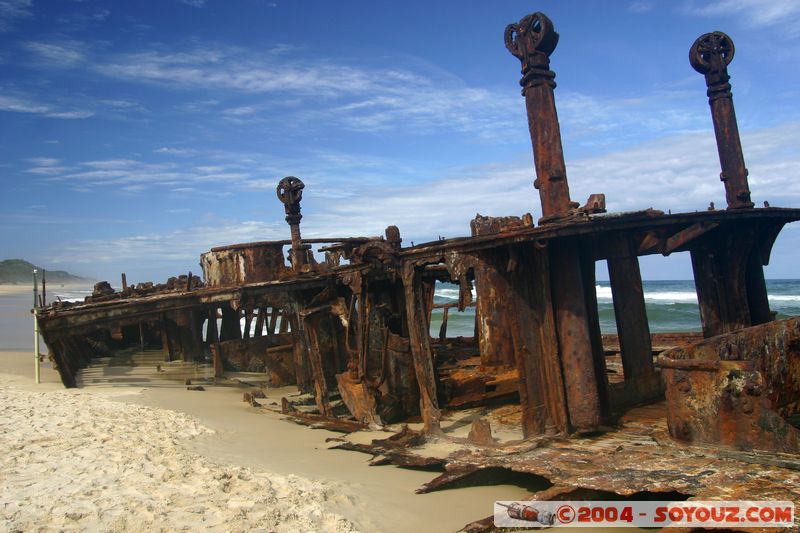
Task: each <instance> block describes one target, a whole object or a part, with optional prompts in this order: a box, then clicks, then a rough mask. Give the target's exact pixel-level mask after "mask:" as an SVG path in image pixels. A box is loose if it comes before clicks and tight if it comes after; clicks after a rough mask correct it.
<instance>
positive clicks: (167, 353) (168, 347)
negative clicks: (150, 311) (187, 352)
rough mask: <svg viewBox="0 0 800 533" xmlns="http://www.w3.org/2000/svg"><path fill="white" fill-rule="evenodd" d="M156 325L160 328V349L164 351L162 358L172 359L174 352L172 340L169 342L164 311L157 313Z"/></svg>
mask: <svg viewBox="0 0 800 533" xmlns="http://www.w3.org/2000/svg"><path fill="white" fill-rule="evenodd" d="M158 325H159V329H160V330H161V350H162V351H163V353H164V360H165V361H172V360H173V359H174V358H175V354H174V353H173V351H172V342H170V334H169V328H168V327H167V318H166V316H165V314H164V313H161V314H159V317H158Z"/></svg>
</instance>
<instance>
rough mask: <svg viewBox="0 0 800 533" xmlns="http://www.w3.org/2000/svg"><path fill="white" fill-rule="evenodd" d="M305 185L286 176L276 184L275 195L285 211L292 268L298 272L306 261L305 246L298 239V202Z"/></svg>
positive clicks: (300, 215)
mask: <svg viewBox="0 0 800 533" xmlns="http://www.w3.org/2000/svg"><path fill="white" fill-rule="evenodd" d="M304 188H305V184H304V183H303V182H302V180H300V179H299V178H296V177H294V176H286V177H285V178H283V179H282V180H281V181H280V182H279V183H278V188H277V190H276V193H277V195H278V199H279V200H280V201H281V203H282V204H283V206H284V209H285V210H286V222H287V223H288V224H289V229H290V231H291V233H292V268H293V269H294V270H295V271H299V270H300V268H301V267H302V266H303V265H305V264H306V263H307V262H308V261H307V257H306V250H307V245H304V244H303V243H302V239H301V238H300V220H301V219H302V218H303V215H302V214H300V201H301V200H302V199H303V189H304Z"/></svg>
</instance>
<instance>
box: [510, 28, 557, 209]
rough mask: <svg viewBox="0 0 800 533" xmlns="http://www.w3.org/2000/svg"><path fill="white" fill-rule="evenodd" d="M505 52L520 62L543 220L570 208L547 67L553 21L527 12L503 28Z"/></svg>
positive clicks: (552, 46)
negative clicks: (517, 21)
mask: <svg viewBox="0 0 800 533" xmlns="http://www.w3.org/2000/svg"><path fill="white" fill-rule="evenodd" d="M505 43H506V48H508V51H509V52H511V54H512V55H514V56H515V57H516V58H517V59H519V60H520V61H521V62H522V79H521V80H520V82H519V83H520V85H522V95H523V96H524V97H525V107H526V108H527V110H528V129H529V130H530V134H531V143H532V144H533V158H534V164H535V165H536V181H534V182H533V185H534V187H536V188H537V189H539V197H540V199H541V202H542V221H548V220H553V219H558V218H560V217H563V216H565V215H567V214H568V212H569V209H570V207H572V205H571V204H570V199H569V184H568V183H567V169H566V166H565V165H564V151H563V149H562V147H561V130H560V128H559V126H558V115H557V114H556V102H555V96H554V94H553V89H555V87H556V82H555V81H554V78H555V77H556V74H555V72H553V71H552V70H550V54H552V53H553V50H555V48H556V45H557V44H558V33H556V32H555V30H554V29H553V23H552V22H551V21H550V19H549V18H547V17H546V16H545V15H544V14H542V13H534V14H532V15H528V16H526V17H524V18H523V19H522V20H520V21H519V23H518V24H509V25H508V26H507V27H506V31H505Z"/></svg>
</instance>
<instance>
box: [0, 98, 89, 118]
mask: <svg viewBox="0 0 800 533" xmlns="http://www.w3.org/2000/svg"><path fill="white" fill-rule="evenodd" d="M0 111H10V112H14V113H32V114H35V115H42V116H45V117H48V118H59V119H80V118H88V117H91V116H92V115H94V112H93V111H89V110H85V109H63V108H59V107H55V106H53V105H50V104H43V103H41V102H38V101H36V100H33V99H29V98H26V97H22V96H10V95H3V94H0Z"/></svg>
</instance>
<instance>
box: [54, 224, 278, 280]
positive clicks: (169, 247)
mask: <svg viewBox="0 0 800 533" xmlns="http://www.w3.org/2000/svg"><path fill="white" fill-rule="evenodd" d="M284 226H286V224H285V223H283V224H279V223H266V222H261V221H252V220H245V221H232V220H214V221H209V222H207V223H205V224H196V225H193V227H191V228H188V229H176V230H173V231H163V232H154V233H146V234H136V235H130V236H127V237H121V238H117V239H113V240H102V239H85V240H77V241H72V242H65V243H63V244H61V245H60V246H58V247H56V248H54V249H53V250H52V252H51V253H50V256H49V258H48V259H49V261H50V262H52V263H74V264H97V263H114V262H117V261H122V262H124V261H129V262H137V263H138V262H140V261H142V258H148V261H152V262H180V263H181V264H182V265H184V266H185V265H194V264H196V263H197V261H198V259H199V257H200V254H201V253H203V252H205V251H208V250H209V249H211V248H212V247H214V246H218V245H219V243H238V242H250V241H260V240H274V239H283V238H284V236H285V235H284V234H285V232H286V231H285V228H284ZM198 271H199V270H198Z"/></svg>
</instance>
